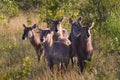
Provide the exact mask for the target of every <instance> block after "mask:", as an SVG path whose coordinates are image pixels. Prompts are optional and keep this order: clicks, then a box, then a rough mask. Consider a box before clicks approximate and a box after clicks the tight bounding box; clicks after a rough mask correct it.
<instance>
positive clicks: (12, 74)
mask: <svg viewBox="0 0 120 80" xmlns="http://www.w3.org/2000/svg"><path fill="white" fill-rule="evenodd" d="M28 17H29V18H28ZM23 23H24V24H26V25H29V26H31V25H32V24H34V23H38V18H37V16H34V15H32V14H31V15H29V16H27V15H23V14H21V15H19V16H18V17H15V18H12V19H9V20H6V25H5V26H0V80H119V79H120V55H118V53H117V52H112V53H111V52H109V50H110V48H111V47H110V45H109V44H110V42H111V39H110V38H108V37H106V36H105V35H101V37H99V32H98V31H97V29H93V30H92V31H91V32H92V37H93V44H94V54H93V60H92V62H87V67H86V69H85V72H84V74H83V75H79V74H78V67H77V64H75V67H74V68H72V67H71V64H69V67H68V70H67V72H66V73H63V74H58V73H57V69H56V67H55V70H54V72H55V74H54V75H51V73H50V71H49V69H48V67H47V63H46V61H44V60H41V61H40V63H39V64H38V63H37V57H36V53H35V50H34V49H33V47H32V45H31V44H30V42H29V40H27V41H23V40H22V33H23V31H22V30H23V27H22V24H23ZM39 25H42V26H46V25H44V24H39ZM67 26H69V25H67ZM67 28H68V27H67Z"/></svg>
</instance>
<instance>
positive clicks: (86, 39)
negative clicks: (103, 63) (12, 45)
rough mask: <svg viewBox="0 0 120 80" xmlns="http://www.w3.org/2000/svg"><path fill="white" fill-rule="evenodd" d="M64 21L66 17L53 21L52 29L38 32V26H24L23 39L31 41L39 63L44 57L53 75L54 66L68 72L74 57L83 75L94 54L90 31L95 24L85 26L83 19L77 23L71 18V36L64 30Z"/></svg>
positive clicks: (79, 19)
mask: <svg viewBox="0 0 120 80" xmlns="http://www.w3.org/2000/svg"><path fill="white" fill-rule="evenodd" d="M64 20H65V17H63V18H62V19H59V20H51V21H52V26H51V27H50V28H45V29H39V30H38V31H37V32H36V31H35V28H36V24H34V25H33V26H32V27H27V26H26V25H25V24H23V27H24V32H23V36H22V39H23V40H26V39H29V40H30V43H31V44H32V46H33V47H34V49H35V51H36V54H37V58H38V63H39V62H40V59H41V58H42V57H43V56H44V57H45V59H46V61H47V65H48V67H49V69H50V71H51V72H52V73H53V72H54V71H53V66H54V65H57V67H58V71H59V70H62V69H64V70H66V69H67V67H68V64H69V61H70V60H71V63H72V66H73V65H74V61H73V58H74V57H77V65H78V67H79V72H81V73H83V72H84V68H85V66H86V60H87V61H91V57H92V54H93V46H92V39H91V34H90V29H91V28H92V27H93V26H94V22H91V23H90V24H89V25H87V26H84V25H82V24H81V21H82V18H81V17H80V18H78V20H77V21H73V20H72V18H70V19H69V23H70V25H71V32H70V34H69V33H68V31H67V30H66V29H63V28H62V22H63V21H64Z"/></svg>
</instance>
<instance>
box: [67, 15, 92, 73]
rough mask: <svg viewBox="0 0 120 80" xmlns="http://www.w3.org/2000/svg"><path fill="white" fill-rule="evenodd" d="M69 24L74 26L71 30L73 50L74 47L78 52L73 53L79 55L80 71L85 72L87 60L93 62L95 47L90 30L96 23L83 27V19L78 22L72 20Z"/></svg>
mask: <svg viewBox="0 0 120 80" xmlns="http://www.w3.org/2000/svg"><path fill="white" fill-rule="evenodd" d="M69 22H70V24H71V25H72V30H71V31H72V32H71V43H72V48H73V47H74V48H76V51H73V52H75V53H76V54H77V58H78V66H79V69H80V71H81V72H83V70H84V68H85V65H86V62H85V60H87V61H91V57H92V54H93V45H92V39H91V34H90V29H92V27H93V26H94V22H92V23H91V24H90V25H88V26H83V25H81V17H80V18H79V19H78V21H77V22H74V21H73V20H72V19H70V20H69ZM74 38H75V39H74ZM74 48H73V49H74ZM73 49H72V50H73Z"/></svg>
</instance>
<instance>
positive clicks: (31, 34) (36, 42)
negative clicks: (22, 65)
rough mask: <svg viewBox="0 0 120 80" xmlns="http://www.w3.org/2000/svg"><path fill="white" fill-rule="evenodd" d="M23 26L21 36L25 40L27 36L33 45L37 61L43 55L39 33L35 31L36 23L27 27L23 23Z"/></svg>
mask: <svg viewBox="0 0 120 80" xmlns="http://www.w3.org/2000/svg"><path fill="white" fill-rule="evenodd" d="M23 27H24V33H23V36H22V39H23V40H26V39H27V38H28V39H29V40H30V43H31V44H32V46H33V47H34V49H35V51H36V54H37V57H38V63H39V61H40V59H41V58H42V57H43V55H44V54H43V46H42V44H41V42H40V34H39V33H38V32H35V30H34V29H35V28H36V24H34V25H33V26H32V27H27V26H25V24H23Z"/></svg>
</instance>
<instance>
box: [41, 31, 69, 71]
mask: <svg viewBox="0 0 120 80" xmlns="http://www.w3.org/2000/svg"><path fill="white" fill-rule="evenodd" d="M40 34H41V37H40V40H41V42H42V43H43V47H44V51H45V57H46V60H47V62H48V67H49V69H50V70H51V72H52V73H53V66H54V65H55V64H56V65H58V70H60V69H61V66H60V64H62V65H63V64H64V65H65V67H66V69H67V66H68V64H69V46H68V45H66V44H63V43H61V42H59V41H54V40H53V36H54V32H53V31H51V30H50V29H47V30H41V31H40Z"/></svg>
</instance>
